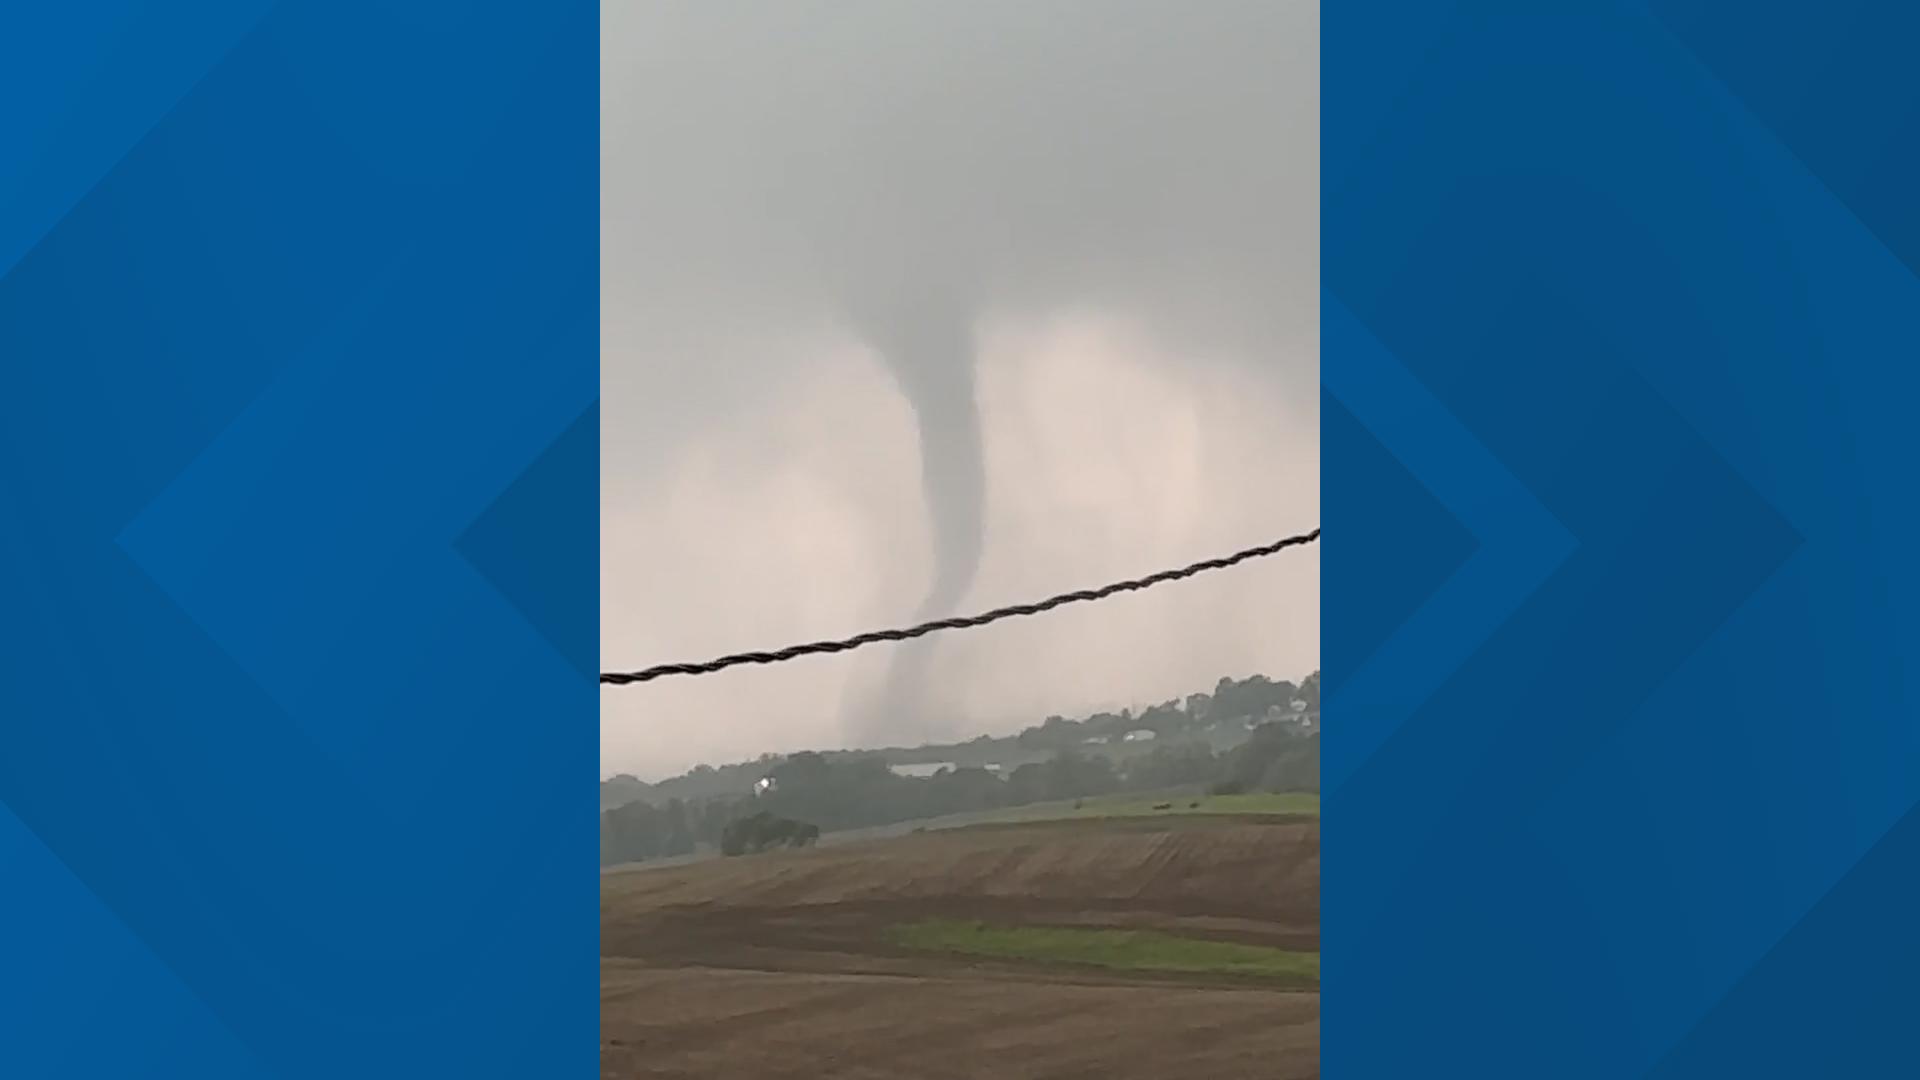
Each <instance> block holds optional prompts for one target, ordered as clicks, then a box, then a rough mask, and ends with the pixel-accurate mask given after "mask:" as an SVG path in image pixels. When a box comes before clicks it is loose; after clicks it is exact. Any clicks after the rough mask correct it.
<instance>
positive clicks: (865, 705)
mask: <svg viewBox="0 0 1920 1080" xmlns="http://www.w3.org/2000/svg"><path fill="white" fill-rule="evenodd" d="M1318 38H1319V14H1318V6H1317V4H1313V3H1306V4H1301V3H1292V2H1287V0H1278V2H1259V3H1239V2H1229V0H1211V2H1205V3H1200V4H1193V5H1187V4H1177V3H1172V2H1160V3H1143V2H1127V0H1104V2H1064V0H1056V2H1040V3H1013V2H1004V3H1002V2H974V3H943V2H928V3H913V2H833V3H826V2H820V3H808V2H779V3H775V2H765V3H710V2H709V3H680V4H675V3H659V2H652V0H649V2H644V3H638V2H636V3H613V2H610V3H608V4H606V5H603V7H602V63H601V78H602V195H601V200H602V251H603V254H602V311H603V328H602V337H603V376H602V378H603V396H604V403H603V421H602V426H603V436H602V439H603V451H602V466H603V467H602V474H603V484H604V486H605V494H604V496H603V526H602V547H603V551H602V580H603V586H602V593H603V596H602V607H603V626H602V630H603V633H602V638H603V643H604V644H603V649H604V650H606V652H605V655H604V657H603V659H604V661H605V663H606V664H608V665H610V666H639V665H640V664H642V663H646V662H653V661H656V660H660V659H668V658H674V659H678V658H696V657H697V656H698V655H700V654H701V653H702V652H703V650H704V651H730V650H732V649H737V648H747V647H761V646H768V645H776V644H781V643H783V642H784V638H785V637H787V636H788V635H791V634H816V635H817V634H838V633H844V632H849V631H852V630H858V629H865V628H867V623H868V622H871V621H873V620H879V621H881V622H890V623H898V622H904V621H907V620H909V619H911V618H913V617H916V616H927V615H940V614H948V613H951V612H952V611H954V610H956V609H958V608H960V607H963V606H967V605H968V604H969V602H970V601H981V600H988V601H992V602H1001V601H1005V600H1011V599H1023V598H1026V597H1025V596H1024V595H1009V594H1008V593H1009V592H1011V590H1013V589H1016V588H1019V589H1028V590H1031V589H1032V588H1034V587H1040V588H1041V589H1042V591H1053V590H1055V589H1058V588H1071V587H1079V586H1084V585H1090V584H1097V583H1098V581H1097V580H1095V579H1097V578H1100V577H1103V576H1112V575H1113V574H1114V573H1134V572H1139V571H1144V570H1150V569H1155V568H1157V566H1156V565H1153V564H1152V563H1153V560H1155V559H1169V558H1181V559H1184V558H1189V557H1203V556H1206V555H1211V554H1216V553H1218V552H1219V551H1224V550H1227V549H1229V548H1231V547H1234V546H1238V545H1240V544H1242V543H1249V542H1258V541H1260V540H1264V539H1268V538H1270V534H1278V533H1279V532H1282V531H1296V530H1297V529H1299V528H1301V527H1311V526H1312V525H1314V524H1317V516H1318V487H1317V471H1318V469H1317V466H1318V457H1317V453H1318V452H1317V442H1318V410H1317V392H1318V390H1317V374H1318V365H1317V353H1318V284H1319V277H1318V245H1319V231H1318V229H1319V225H1318V222H1319V145H1318V144H1319V127H1318V115H1319V91H1318V84H1319V63H1318ZM1090 419H1091V420H1093V421H1094V426H1091V427H1089V426H1088V422H1089V420H1090ZM1076 431H1078V432H1084V433H1085V434H1083V435H1082V436H1081V437H1079V438H1078V439H1070V440H1069V441H1067V442H1064V443H1063V442H1061V441H1060V440H1059V437H1060V436H1061V435H1063V434H1066V433H1071V432H1076ZM1116 468H1118V469H1120V470H1121V472H1124V473H1125V475H1120V474H1118V473H1116V472H1115V469H1116ZM668 564H672V565H673V566H674V567H675V569H674V570H673V571H672V572H671V573H669V572H666V571H665V570H663V569H661V567H663V566H665V565H668ZM1317 569H1318V558H1317V554H1315V555H1314V556H1312V557H1311V558H1310V559H1301V560H1296V561H1295V566H1294V567H1293V568H1289V569H1285V570H1279V571H1274V570H1261V571H1257V572H1252V573H1249V574H1247V575H1245V576H1244V577H1243V578H1242V580H1241V581H1240V582H1239V583H1238V586H1237V587H1231V588H1229V587H1222V586H1216V585H1207V586H1201V585H1198V583H1196V584H1195V586H1194V587H1192V588H1190V589H1188V590H1187V592H1186V593H1185V595H1183V596H1182V597H1178V598H1169V599H1164V600H1162V599H1155V600H1152V601H1149V600H1148V599H1147V598H1146V597H1142V598H1139V599H1138V600H1130V601H1126V603H1128V604H1130V605H1132V607H1133V608H1134V611H1133V613H1132V615H1130V616H1123V615H1119V614H1116V615H1115V616H1114V617H1113V619H1108V620H1104V621H1103V620H1102V619H1098V618H1090V617H1088V616H1086V615H1075V616H1068V615H1065V614H1062V615H1059V616H1056V617H1053V618H1054V619H1055V620H1056V622H1055V623H1054V626H1053V628H1052V629H1051V630H1050V633H1051V634H1053V635H1056V636H1055V637H1053V638H1050V639H1049V641H1052V642H1055V644H1050V645H1045V646H1039V647H1034V646H1036V645H1037V641H1038V639H1034V638H1033V634H1034V633H1035V631H1034V630H1033V629H1032V628H1028V627H1022V628H1020V629H1018V630H1014V629H1009V630H1008V631H1007V632H1005V633H1002V632H1001V631H1000V630H999V629H998V628H996V629H995V630H993V631H986V632H981V633H983V634H993V635H997V637H996V639H995V641H994V642H991V643H982V642H976V641H962V640H961V637H954V638H950V639H928V640H927V641H925V642H923V643H922V644H920V645H919V646H917V647H911V648H902V649H894V650H891V651H890V652H888V653H887V655H886V656H885V657H883V658H877V659H876V658H872V657H862V658H858V659H856V658H853V657H848V658H836V659H832V660H816V661H806V662H802V663H801V664H795V665H789V667H791V668H794V669H799V668H802V667H807V668H810V669H811V670H809V671H805V672H802V671H799V670H795V671H793V672H786V671H778V672H776V671H771V670H769V671H763V672H755V673H742V674H741V675H740V676H739V677H737V678H734V677H732V676H727V677H723V678H726V679H729V680H731V685H728V686H719V685H708V686H701V687H693V686H678V687H673V688H670V689H669V688H666V684H659V685H660V686H661V689H659V690H648V691H645V692H643V693H644V697H643V696H642V694H637V693H634V692H632V691H627V692H624V694H625V696H622V695H623V692H621V691H607V692H604V693H603V703H604V709H603V732H602V756H603V768H604V769H605V770H607V771H620V770H626V771H637V772H642V773H656V772H660V771H662V770H669V771H670V770H672V769H677V768H679V767H683V766H684V765H685V764H687V763H689V762H690V761H692V760H698V759H702V758H706V757H712V756H728V755H735V756H737V755H738V754H740V753H749V752H754V751H757V750H760V749H765V750H780V749H793V748H795V747H796V746H800V745H809V744H830V745H837V744H846V743H875V742H888V741H918V740H919V739H921V738H925V737H930V736H943V735H952V734H956V733H958V732H960V731H963V730H972V729H975V728H978V729H981V730H985V729H988V728H993V729H1001V728H1005V727H1007V726H1011V725H1015V724H1017V723H1025V722H1031V721H1032V720H1033V719H1035V718H1036V717H1033V716H1028V715H1024V714H1023V710H1030V709H1034V708H1053V709H1057V710H1069V711H1070V710H1072V709H1074V708H1076V707H1079V706H1082V705H1084V706H1088V707H1091V706H1093V705H1096V704H1104V703H1109V702H1115V701H1118V702H1125V701H1129V700H1145V699H1147V698H1155V699H1157V698H1158V697H1165V696H1171V695H1172V694H1174V693H1179V692H1183V691H1185V690H1189V689H1198V688H1200V687H1199V686H1198V685H1188V683H1190V682H1192V681H1193V680H1195V679H1201V678H1203V677H1204V679H1205V681H1208V682H1210V681H1211V677H1212V676H1213V675H1218V674H1223V673H1226V672H1228V671H1231V670H1235V669H1236V667H1242V668H1244V667H1247V666H1248V665H1249V664H1253V665H1255V666H1258V667H1260V668H1261V669H1263V670H1267V671H1268V673H1269V674H1274V675H1286V676H1297V675H1298V674H1301V673H1303V671H1304V670H1305V669H1306V668H1307V667H1311V666H1315V665H1317V662H1318V646H1317V603H1318V592H1317V581H1316V582H1314V583H1313V584H1312V586H1311V592H1308V591H1307V588H1306V586H1305V584H1304V583H1303V582H1302V581H1301V580H1300V578H1301V576H1302V573H1303V572H1304V571H1307V570H1310V571H1312V572H1313V573H1314V574H1315V575H1317ZM1042 574H1046V575H1048V580H1047V581H1046V583H1045V584H1044V585H1042V583H1041V580H1040V575H1042ZM1275 574H1278V575H1280V576H1281V577H1284V579H1285V581H1286V582H1287V585H1288V587H1287V590H1286V591H1285V593H1284V594H1283V595H1284V600H1283V599H1281V598H1280V597H1279V595H1276V598H1275V599H1273V600H1272V601H1271V602H1272V603H1274V604H1281V603H1285V604H1286V605H1288V610H1289V612H1290V614H1289V615H1288V617H1287V618H1286V619H1285V620H1275V621H1272V622H1268V623H1263V620H1262V618H1261V617H1260V616H1259V615H1257V614H1255V613H1253V612H1251V611H1249V610H1246V609H1247V607H1248V605H1249V603H1250V602H1251V601H1250V600H1249V599H1247V595H1248V594H1247V593H1246V591H1245V590H1247V589H1248V588H1250V587H1256V586H1258V585H1259V584H1261V583H1262V582H1263V581H1266V580H1267V579H1268V578H1272V577H1273V575H1275ZM1062 576H1064V577H1065V578H1066V580H1060V578H1061V577H1062ZM1003 589H1004V590H1007V592H1003V591H1002V590H1003ZM988 593H990V594H991V595H986V594H988ZM1302 611H1305V612H1306V614H1304V615H1302V614H1300V612H1302ZM1143 616H1144V617H1146V618H1144V619H1143ZM1155 616H1157V617H1159V618H1160V619H1173V618H1176V617H1177V618H1180V619H1183V620H1186V622H1187V625H1184V626H1179V627H1174V626H1163V627H1162V629H1163V631H1164V632H1166V633H1167V634H1168V635H1169V636H1171V637H1175V638H1177V641H1173V642H1167V643H1163V644H1160V645H1159V646H1157V647H1156V646H1155V645H1153V644H1151V642H1152V640H1153V632H1152V631H1151V630H1149V629H1147V625H1146V624H1149V623H1152V622H1153V621H1154V618H1153V617H1155ZM1282 622H1284V626H1282V625H1281V623H1282ZM856 624H857V625H856ZM1060 636H1065V637H1068V638H1070V639H1071V641H1072V642H1074V643H1075V645H1074V646H1071V647H1069V646H1061V645H1059V644H1057V642H1058V640H1059V637H1060ZM1022 641H1026V642H1028V647H1024V648H1023V647H1021V646H1020V644H1019V643H1020V642H1022ZM1061 648H1069V650H1070V651H1071V648H1087V649H1089V650H1091V652H1090V654H1089V655H1091V654H1107V655H1109V656H1110V660H1109V663H1108V668H1109V670H1108V672H1107V674H1106V675H1105V676H1102V675H1101V674H1100V673H1099V672H1098V671H1097V670H1095V669H1094V668H1093V667H1091V666H1089V665H1087V664H1085V663H1076V662H1074V661H1071V660H1069V659H1068V658H1067V654H1063V653H1062V652H1061V651H1060V650H1061ZM1142 649H1144V650H1146V651H1147V652H1149V653H1153V654H1155V655H1153V656H1148V657H1143V656H1139V655H1134V652H1135V651H1137V650H1142ZM876 651H877V650H876ZM667 654H671V655H670V656H669V655H667ZM682 654H686V655H684V656H683V655H682ZM1263 658H1265V659H1263ZM1295 668H1298V669H1300V670H1297V671H1296V670H1294V669H1295ZM1209 672H1210V673H1211V674H1203V673H1209ZM1183 680H1184V681H1183ZM721 681H722V679H713V680H710V682H711V683H715V684H718V683H720V682H721ZM983 683H985V684H987V685H986V686H983V685H982V684H983ZM993 687H999V689H997V690H996V689H993ZM689 721H694V722H692V723H689ZM663 726H664V730H663Z"/></svg>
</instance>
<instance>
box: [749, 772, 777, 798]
mask: <svg viewBox="0 0 1920 1080" xmlns="http://www.w3.org/2000/svg"><path fill="white" fill-rule="evenodd" d="M779 786H780V781H778V780H775V779H774V778H773V777H771V776H763V777H761V778H760V779H758V780H755V781H754V782H753V793H754V794H755V795H765V794H766V793H767V792H769V791H772V790H773V789H775V788H777V787H779Z"/></svg>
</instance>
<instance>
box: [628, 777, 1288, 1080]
mask: <svg viewBox="0 0 1920 1080" xmlns="http://www.w3.org/2000/svg"><path fill="white" fill-rule="evenodd" d="M1256 798H1271V797H1256ZM1097 801H1098V800H1087V801H1086V802H1085V804H1083V806H1082V808H1081V811H1080V812H1079V814H1080V815H1083V816H1070V817H1065V818H1055V819H1052V820H1035V821H1003V822H1001V823H998V824H993V825H990V826H987V827H978V828H948V829H935V830H929V831H926V832H919V833H908V834H906V835H902V836H895V837H890V838H883V839H877V840H867V841H864V842H857V843H843V844H839V845H835V846H827V847H821V848H816V849H812V850H803V851H780V852H771V853H768V854H764V855H758V856H745V857H740V858H728V859H709V860H705V861H702V862H697V863H690V864H683V865H674V866H661V867H650V868H644V869H637V870H632V871H626V872H621V873H611V874H606V875H603V876H602V878H601V953H602V957H601V1063H602V1074H603V1076H604V1077H609V1078H611V1077H701V1076H757V1077H760V1076H764V1077H874V1078H879V1077H901V1078H910V1077H931V1078H946V1077H955V1078H958V1077H973V1076H994V1077H1004V1078H1020V1077H1036V1078H1037V1077H1054V1076H1090V1077H1091V1076H1100V1077H1113V1078H1126V1077H1158V1076H1171V1075H1178V1076H1181V1077H1185V1078H1202V1077H1213V1076H1219V1077H1244V1076H1262V1077H1312V1076H1317V1075H1318V1072H1319V993H1318V951H1319V862H1320V858H1319V856H1320V851H1319V822H1318V819H1317V817H1316V816H1314V815H1312V814H1310V813H1303V812H1301V811H1300V808H1299V807H1298V806H1292V807H1290V809H1289V810H1288V811H1287V812H1272V813H1246V812H1242V813H1238V814H1233V813H1228V812H1225V811H1219V810H1217V811H1215V812H1212V813H1185V814H1175V813H1170V812H1168V811H1154V810H1152V807H1153V806H1154V805H1155V803H1154V802H1147V803H1146V807H1147V809H1146V810H1144V811H1142V810H1138V809H1137V808H1136V807H1134V806H1133V805H1132V802H1138V801H1139V800H1132V801H1131V802H1116V803H1114V804H1113V805H1112V806H1107V807H1102V808H1101V809H1102V810H1105V811H1107V812H1104V813H1100V814H1098V815H1097V816H1096V815H1088V814H1086V812H1087V811H1088V810H1090V809H1093V805H1092V804H1094V803H1095V802H1097ZM1157 801H1159V802H1165V801H1167V800H1166V799H1164V798H1162V799H1160V800H1157ZM1189 801H1191V800H1189ZM1183 808H1184V804H1183ZM1022 809H1023V810H1025V811H1032V810H1034V809H1035V808H1033V807H1026V808H1022ZM1068 809H1069V810H1070V809H1071V807H1070V806H1069V807H1068Z"/></svg>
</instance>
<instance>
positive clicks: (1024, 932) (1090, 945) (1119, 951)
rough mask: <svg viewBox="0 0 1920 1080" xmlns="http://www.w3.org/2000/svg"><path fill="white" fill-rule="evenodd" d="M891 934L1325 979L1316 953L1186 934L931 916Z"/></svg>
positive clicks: (1052, 954)
mask: <svg viewBox="0 0 1920 1080" xmlns="http://www.w3.org/2000/svg"><path fill="white" fill-rule="evenodd" d="M888 939H889V940H891V941H892V942H893V943H894V944H895V945H900V946H904V947H906V948H910V949H925V950H931V951H939V952H953V953H962V954H965V955H968V956H983V957H991V958H993V959H996V960H1032V961H1044V962H1050V963H1062V964H1090V965H1094V966H1097V967H1103V968H1112V969H1114V970H1119V971H1167V972H1186V973H1202V974H1218V975H1251V976H1260V977H1265V978H1274V979H1285V980H1287V981H1290V982H1296V983H1299V982H1311V983H1318V982H1319V981H1320V954H1319V953H1317V952H1291V951H1289V950H1286V949H1276V948H1272V947H1270V946H1266V945H1246V944H1241V943H1239V942H1233V941H1210V940H1207V939H1204V938H1187V937H1179V936H1177V935H1174V934H1166V933H1161V932H1160V931H1157V930H1106V929H1091V928H1083V927H1064V926H989V925H987V924H985V923H979V922H959V921H954V920H950V919H929V920H926V921H924V922H916V923H906V924H903V925H900V926H896V927H893V928H892V929H891V930H889V931H888Z"/></svg>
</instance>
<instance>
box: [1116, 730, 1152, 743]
mask: <svg viewBox="0 0 1920 1080" xmlns="http://www.w3.org/2000/svg"><path fill="white" fill-rule="evenodd" d="M1156 735H1157V733H1156V732H1155V731H1154V730H1153V729H1152V728H1134V729H1133V730H1132V731H1129V732H1127V733H1126V734H1125V735H1124V736H1122V737H1121V739H1120V741H1121V742H1152V741H1153V740H1154V738H1155V737H1156Z"/></svg>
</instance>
